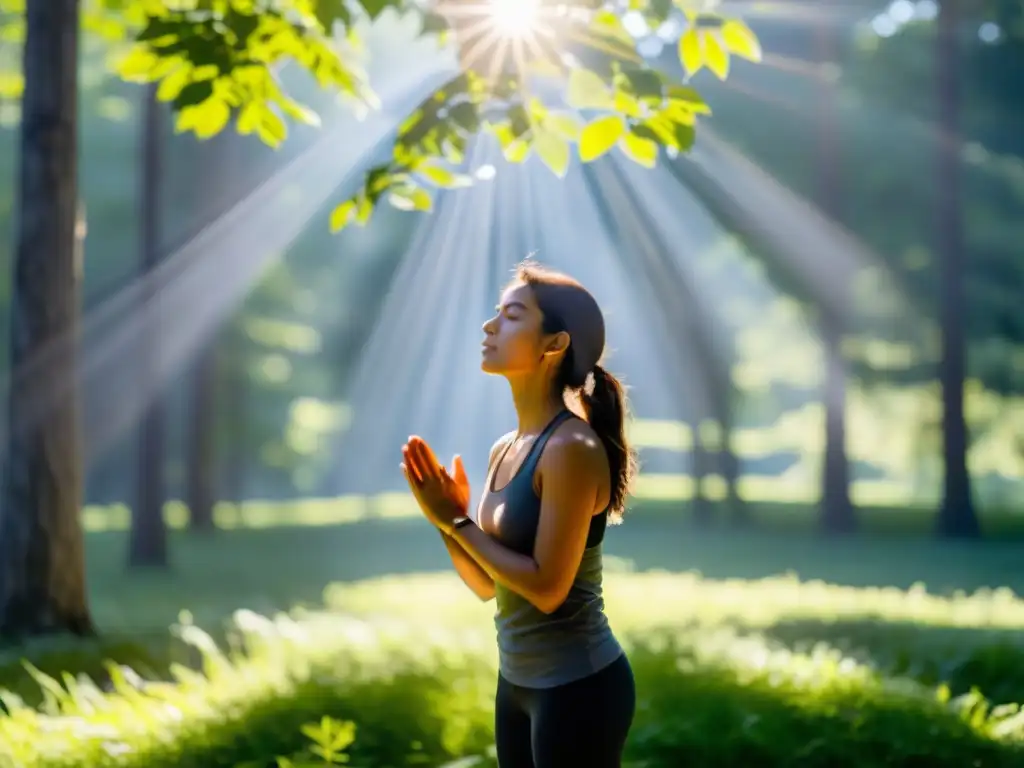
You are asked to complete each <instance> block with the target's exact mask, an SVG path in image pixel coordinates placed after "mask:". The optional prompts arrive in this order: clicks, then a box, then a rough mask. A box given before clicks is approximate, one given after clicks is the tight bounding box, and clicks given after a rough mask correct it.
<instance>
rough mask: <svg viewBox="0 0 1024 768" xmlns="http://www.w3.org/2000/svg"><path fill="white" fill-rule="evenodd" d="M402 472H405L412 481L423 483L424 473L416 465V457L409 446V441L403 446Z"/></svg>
mask: <svg viewBox="0 0 1024 768" xmlns="http://www.w3.org/2000/svg"><path fill="white" fill-rule="evenodd" d="M401 466H402V472H403V474H405V479H406V480H409V481H410V482H416V483H422V482H423V474H422V473H421V472H420V471H419V469H418V467H417V466H416V460H415V457H414V456H413V454H412V451H411V450H410V448H409V445H408V443H407V444H406V445H403V446H402V464H401Z"/></svg>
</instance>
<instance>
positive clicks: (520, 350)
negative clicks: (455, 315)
mask: <svg viewBox="0 0 1024 768" xmlns="http://www.w3.org/2000/svg"><path fill="white" fill-rule="evenodd" d="M543 323H544V315H543V314H542V313H541V311H540V307H538V306H537V301H536V299H534V296H533V291H532V290H531V289H530V286H528V285H526V284H524V283H513V284H512V285H510V286H509V287H508V288H506V289H505V291H504V293H502V295H501V301H500V302H499V303H498V306H497V314H495V316H494V317H492V318H491V319H490V320H488V321H487V322H486V323H484V326H483V331H484V341H483V345H482V349H481V355H482V359H481V362H480V367H481V368H482V369H483V370H484V371H485V372H486V373H494V374H501V375H505V376H509V375H529V374H531V373H535V372H537V371H538V370H540V369H541V368H543V367H544V366H545V365H550V364H552V363H557V359H556V358H558V357H561V355H559V354H558V353H559V352H560V351H563V350H564V348H565V346H567V345H568V335H567V334H564V333H560V334H552V335H546V334H544V332H543ZM563 336H564V337H565V338H564V339H562V338H560V337H563ZM545 361H547V362H545Z"/></svg>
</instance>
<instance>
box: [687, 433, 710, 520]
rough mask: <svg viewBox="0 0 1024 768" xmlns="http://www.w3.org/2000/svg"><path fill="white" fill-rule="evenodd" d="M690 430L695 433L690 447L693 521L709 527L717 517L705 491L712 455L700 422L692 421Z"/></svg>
mask: <svg viewBox="0 0 1024 768" xmlns="http://www.w3.org/2000/svg"><path fill="white" fill-rule="evenodd" d="M690 431H691V432H692V433H693V440H692V443H691V448H690V462H691V467H690V472H691V474H692V476H693V500H692V504H693V521H694V522H695V523H696V524H697V525H699V526H700V527H702V528H707V527H709V526H710V525H711V523H712V522H713V521H714V518H715V510H714V507H713V506H712V504H711V501H710V499H708V497H707V494H706V493H705V492H704V481H705V480H706V479H707V476H708V464H709V463H710V456H709V455H708V450H707V448H706V447H705V446H704V440H703V438H702V437H701V434H700V432H701V430H700V422H699V421H694V422H692V423H691V424H690Z"/></svg>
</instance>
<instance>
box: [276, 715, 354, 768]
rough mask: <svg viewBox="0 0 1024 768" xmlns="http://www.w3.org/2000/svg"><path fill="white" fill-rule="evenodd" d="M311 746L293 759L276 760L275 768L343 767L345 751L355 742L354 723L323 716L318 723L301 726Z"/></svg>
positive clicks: (345, 757) (345, 761)
mask: <svg viewBox="0 0 1024 768" xmlns="http://www.w3.org/2000/svg"><path fill="white" fill-rule="evenodd" d="M302 733H303V735H305V736H306V738H308V739H309V740H310V742H312V744H311V746H310V747H309V748H308V749H306V750H305V751H304V752H302V753H301V754H299V755H297V756H295V757H294V758H289V757H279V758H277V768H310V766H315V765H344V764H346V763H348V755H347V754H346V752H345V750H347V749H348V748H349V747H350V746H351V745H352V742H354V741H355V740H356V725H355V723H350V722H342V721H340V720H335V719H334V718H332V717H327V716H326V715H324V716H323V717H322V718H320V722H318V723H307V724H306V725H304V726H302Z"/></svg>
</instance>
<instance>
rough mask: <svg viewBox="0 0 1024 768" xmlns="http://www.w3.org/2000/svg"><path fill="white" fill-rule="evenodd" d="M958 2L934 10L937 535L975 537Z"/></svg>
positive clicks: (977, 532)
mask: <svg viewBox="0 0 1024 768" xmlns="http://www.w3.org/2000/svg"><path fill="white" fill-rule="evenodd" d="M956 11H957V5H956V3H955V2H948V3H944V4H943V5H942V7H941V10H940V11H939V21H938V25H939V36H938V48H937V55H936V58H937V60H938V68H939V70H938V80H939V114H940V119H941V131H940V144H939V152H940V156H939V183H938V188H939V192H938V195H939V212H938V213H939V221H938V228H937V229H938V233H939V244H938V252H939V259H940V277H939V290H940V291H941V295H940V297H939V302H940V308H939V312H940V326H941V329H942V361H941V363H940V365H939V381H940V383H941V384H942V459H943V470H944V484H943V486H944V487H943V497H942V507H941V508H940V509H939V518H938V528H939V535H941V536H947V537H956V538H975V537H977V536H979V535H980V534H981V527H980V525H979V524H978V516H977V514H976V512H975V509H974V499H973V497H972V494H971V476H970V472H969V471H968V468H967V449H968V442H969V441H968V435H967V423H966V420H965V418H964V378H965V377H966V375H967V363H966V346H967V342H966V339H965V338H964V322H963V318H964V316H965V312H966V309H967V307H966V303H967V302H966V296H965V295H964V236H963V221H962V218H961V210H960V153H959V147H960V126H959V125H958V122H959V121H958V119H957V113H958V111H959V107H960V104H959V101H960V94H959V88H958V87H957V78H958V77H959V72H958V69H957V65H958V61H957V58H958V46H957V42H956V34H957V21H958V20H957V16H958V14H957V13H956Z"/></svg>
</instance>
